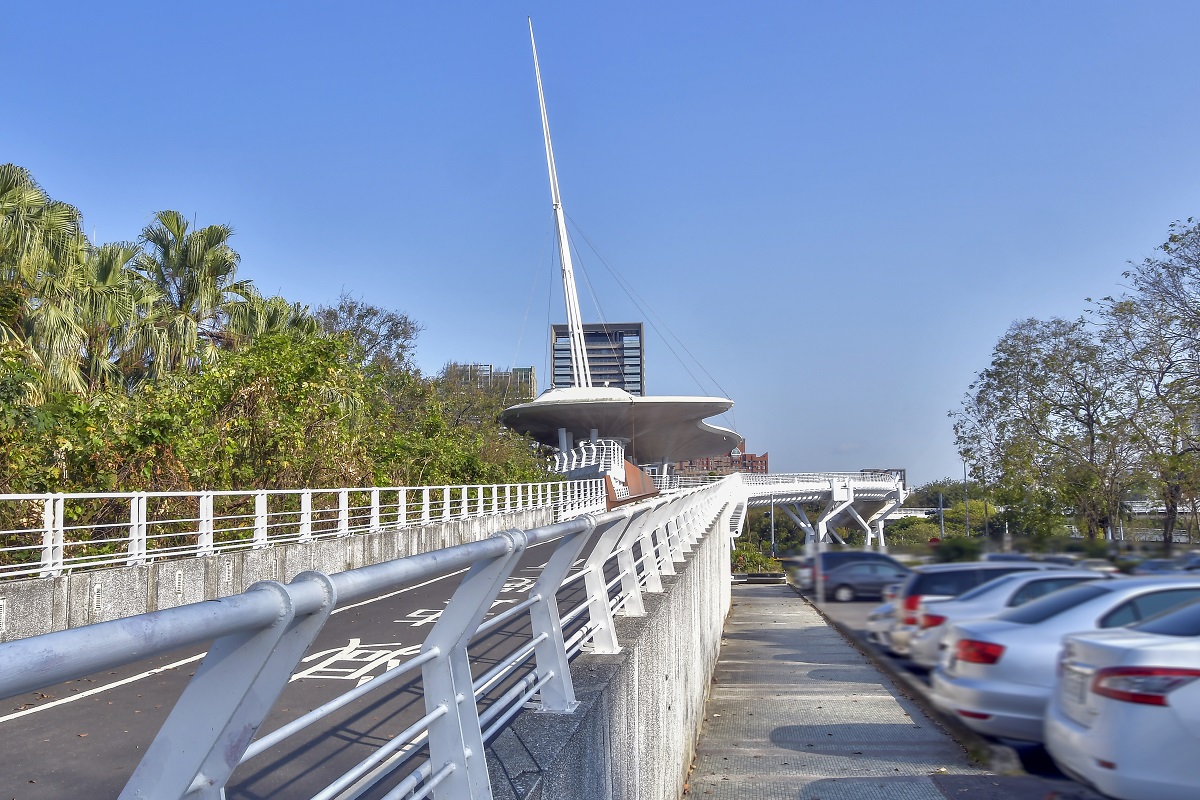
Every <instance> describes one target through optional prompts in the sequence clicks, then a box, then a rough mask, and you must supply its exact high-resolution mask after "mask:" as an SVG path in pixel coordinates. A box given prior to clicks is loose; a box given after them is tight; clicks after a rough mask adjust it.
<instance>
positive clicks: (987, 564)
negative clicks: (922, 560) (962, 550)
mask: <svg viewBox="0 0 1200 800" xmlns="http://www.w3.org/2000/svg"><path fill="white" fill-rule="evenodd" d="M1046 569H1061V567H1059V566H1056V565H1052V564H1050V565H1048V564H1041V563H1038V562H1036V561H966V562H958V563H950V564H928V565H926V566H923V567H916V568H914V569H913V571H912V574H911V575H909V577H908V579H907V580H905V581H904V583H903V584H901V586H900V591H899V592H898V593H897V594H896V598H895V600H894V601H893V602H894V604H895V607H896V616H895V618H894V620H893V622H892V629H891V631H890V632H889V634H888V642H889V644H888V649H890V650H891V651H892V652H893V653H895V654H896V655H898V656H907V655H908V643H909V640H910V639H911V638H912V635H913V634H914V633H916V632H917V631H918V630H920V629H921V619H920V615H919V612H918V611H917V609H918V608H919V607H920V605H921V603H922V601H926V600H934V599H937V600H949V599H950V598H953V597H958V596H959V595H960V594H962V593H963V592H966V591H968V590H970V589H974V588H975V587H976V586H978V585H979V584H981V583H986V582H987V581H990V580H991V579H992V578H998V577H1000V576H1001V575H1008V574H1009V573H1012V572H1025V571H1029V570H1046Z"/></svg>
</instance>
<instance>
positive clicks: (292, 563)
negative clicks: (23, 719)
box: [0, 509, 554, 642]
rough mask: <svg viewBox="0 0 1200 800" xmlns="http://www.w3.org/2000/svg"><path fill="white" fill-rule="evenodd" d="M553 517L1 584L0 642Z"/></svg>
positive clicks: (444, 526) (526, 516)
mask: <svg viewBox="0 0 1200 800" xmlns="http://www.w3.org/2000/svg"><path fill="white" fill-rule="evenodd" d="M553 522H554V512H553V511H552V510H551V509H524V510H521V511H510V512H505V513H497V514H491V515H488V516H481V517H471V518H468V519H459V520H450V521H448V522H439V523H432V524H429V525H424V526H420V527H414V526H409V527H404V528H391V529H384V530H380V531H378V532H375V533H366V534H355V535H353V536H346V537H343V538H338V539H319V540H317V541H312V542H296V543H293V544H277V545H270V546H267V547H263V548H260V549H257V550H237V551H230V552H224V553H216V554H213V555H209V556H196V557H189V558H179V559H172V560H164V561H155V562H152V563H149V564H138V565H134V566H128V567H108V568H104V569H94V570H84V571H80V572H73V573H69V574H67V575H61V576H57V577H52V578H25V579H18V580H11V581H4V582H0V642H7V641H12V640H14V639H23V638H26V637H28V636H37V635H38V634H42V633H51V632H53V631H60V630H65V629H67V628H75V627H79V626H81V625H90V624H91V623H93V622H106V621H108V620H113V619H120V618H123V617H129V616H133V615H135V614H144V613H146V612H148V611H158V610H159V609H163V608H174V607H175V606H181V605H186V604H188V603H196V602H200V601H202V600H212V599H215V598H217V597H226V596H228V595H231V594H237V593H239V592H243V591H245V590H246V589H248V588H249V587H250V586H251V585H252V584H254V583H256V582H258V581H263V580H274V581H282V582H287V581H290V580H291V579H292V578H294V577H295V576H296V575H298V574H299V573H301V572H306V571H308V570H314V569H315V570H320V571H321V572H325V573H330V574H332V573H335V572H343V571H345V570H348V569H355V568H356V567H365V566H369V565H371V564H378V563H381V562H383V561H390V560H392V559H396V558H400V557H403V556H409V555H413V554H415V553H425V552H429V551H431V550H439V549H442V548H445V547H451V546H453V545H457V544H462V543H464V542H473V541H478V540H479V539H485V538H487V537H488V536H491V535H492V534H493V533H496V532H498V531H502V530H508V529H510V528H520V529H522V530H527V529H529V528H536V527H540V526H542V525H549V524H551V523H553Z"/></svg>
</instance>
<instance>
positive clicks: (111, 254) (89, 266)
mask: <svg viewBox="0 0 1200 800" xmlns="http://www.w3.org/2000/svg"><path fill="white" fill-rule="evenodd" d="M140 252H141V251H140V249H139V248H138V247H137V246H136V245H134V244H130V243H117V244H105V245H101V246H100V247H98V248H91V249H89V252H88V255H87V258H86V260H85V262H84V264H83V270H82V275H81V277H82V280H81V283H80V287H79V295H78V302H77V313H78V320H79V325H80V328H81V329H82V331H83V336H82V338H81V341H80V346H79V354H80V355H79V368H80V376H81V381H82V383H83V384H84V388H85V390H86V391H89V392H90V391H95V390H98V389H104V388H107V387H110V386H116V385H126V386H128V385H131V384H133V383H136V382H137V381H138V380H140V379H141V378H142V377H143V376H144V374H145V370H146V365H147V361H148V357H149V354H152V353H157V352H161V351H163V350H164V349H165V348H166V343H165V342H164V341H163V340H162V330H163V329H162V328H161V327H160V326H159V325H158V324H157V323H158V319H157V316H156V313H157V312H158V310H159V309H160V308H161V300H162V293H161V292H160V291H159V289H158V287H157V286H156V285H154V284H153V283H151V282H150V281H149V280H147V279H146V278H145V276H143V275H141V274H140V273H138V272H135V271H134V270H132V269H130V268H129V267H130V265H131V264H132V263H133V261H134V259H136V258H137V256H138V253H140Z"/></svg>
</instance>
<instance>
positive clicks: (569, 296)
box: [529, 18, 592, 387]
mask: <svg viewBox="0 0 1200 800" xmlns="http://www.w3.org/2000/svg"><path fill="white" fill-rule="evenodd" d="M529 43H530V44H531V45H532V46H533V71H534V74H536V75H537V87H538V103H539V104H540V105H541V107H542V132H543V134H545V137H546V168H547V169H549V171H550V200H551V202H552V203H553V204H554V225H555V232H556V233H557V235H558V256H559V260H560V261H561V263H562V280H563V295H564V296H565V297H566V301H567V331H568V333H569V335H570V339H571V373H572V377H573V378H574V383H575V385H576V386H582V387H590V386H591V385H592V374H591V371H590V370H589V369H588V359H587V349H586V348H585V347H584V340H583V317H581V316H580V314H579V295H578V294H577V293H576V291H575V270H574V268H573V267H572V266H571V243H570V242H569V241H568V240H567V222H566V218H565V217H564V216H563V207H562V198H561V197H560V196H559V194H558V171H557V170H556V169H555V167H554V148H553V147H552V146H551V144H550V119H549V117H547V116H546V98H545V95H543V94H542V70H541V68H540V67H539V66H538V57H537V42H535V41H534V39H533V19H531V18H530V19H529Z"/></svg>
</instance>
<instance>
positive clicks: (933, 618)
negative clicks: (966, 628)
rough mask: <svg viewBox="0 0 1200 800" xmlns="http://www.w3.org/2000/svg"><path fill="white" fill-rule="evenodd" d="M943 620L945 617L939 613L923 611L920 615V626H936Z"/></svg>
mask: <svg viewBox="0 0 1200 800" xmlns="http://www.w3.org/2000/svg"><path fill="white" fill-rule="evenodd" d="M945 621H946V618H945V617H944V616H942V615H941V614H930V613H929V612H925V613H924V614H922V615H921V627H922V628H936V627H937V626H938V625H941V624H942V623H943V622H945Z"/></svg>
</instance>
